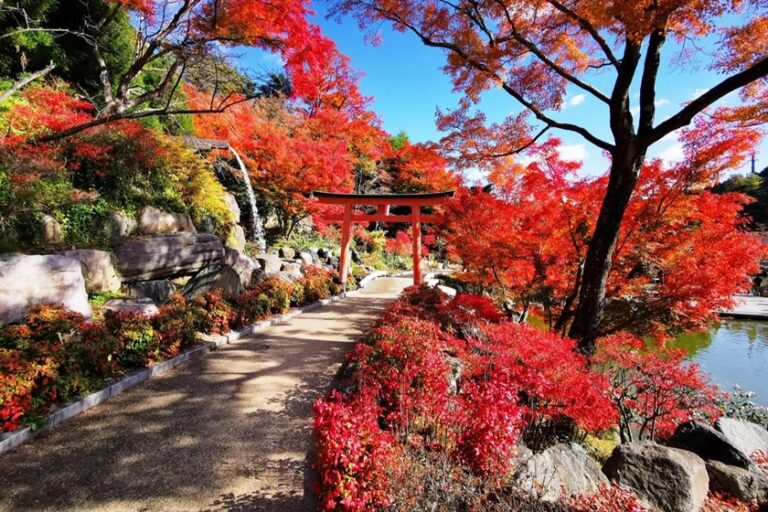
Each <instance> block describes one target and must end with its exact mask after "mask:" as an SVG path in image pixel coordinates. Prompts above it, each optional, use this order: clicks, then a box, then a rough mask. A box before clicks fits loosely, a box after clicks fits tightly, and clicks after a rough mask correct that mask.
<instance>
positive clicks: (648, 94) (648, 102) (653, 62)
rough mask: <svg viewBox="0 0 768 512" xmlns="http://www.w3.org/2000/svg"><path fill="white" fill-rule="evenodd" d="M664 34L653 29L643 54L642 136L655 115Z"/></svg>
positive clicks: (641, 93)
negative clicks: (657, 78)
mask: <svg viewBox="0 0 768 512" xmlns="http://www.w3.org/2000/svg"><path fill="white" fill-rule="evenodd" d="M665 40H666V34H665V33H664V31H662V30H661V29H657V30H654V31H653V33H652V34H651V37H650V38H649V40H648V53H646V55H645V64H644V65H643V77H642V80H641V82H640V122H639V124H638V134H639V135H640V136H641V137H642V136H643V135H645V134H646V133H648V132H649V131H651V129H652V128H653V120H654V118H655V116H656V76H657V75H658V73H659V65H660V63H661V47H662V46H664V41H665Z"/></svg>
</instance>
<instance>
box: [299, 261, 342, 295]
mask: <svg viewBox="0 0 768 512" xmlns="http://www.w3.org/2000/svg"><path fill="white" fill-rule="evenodd" d="M333 281H334V275H333V273H332V272H330V271H328V270H325V269H322V268H319V267H313V266H307V267H304V275H303V276H302V278H301V279H299V281H298V284H299V285H300V286H301V287H302V291H303V295H302V301H303V302H304V303H305V304H307V303H311V302H317V301H318V300H321V299H327V298H328V297H330V296H331V295H334V293H333V292H334V291H336V290H335V289H332V288H334V287H333V284H334V282H333Z"/></svg>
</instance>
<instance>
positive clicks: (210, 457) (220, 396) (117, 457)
mask: <svg viewBox="0 0 768 512" xmlns="http://www.w3.org/2000/svg"><path fill="white" fill-rule="evenodd" d="M388 302H389V299H385V298H380V297H365V296H357V297H354V298H351V297H350V298H348V299H345V300H344V301H341V302H338V303H334V304H331V305H328V306H325V307H323V308H322V309H319V310H317V311H313V312H311V313H308V314H305V315H301V316H299V317H297V318H296V319H294V320H291V321H290V322H289V323H287V324H285V325H281V326H275V327H273V328H272V329H270V330H269V331H268V332H266V333H264V334H261V335H256V336H253V337H251V338H249V339H246V340H242V341H240V342H238V343H235V344H233V345H229V346H226V347H225V348H223V349H221V350H218V351H216V352H214V353H212V354H209V355H208V356H206V357H203V358H200V359H197V360H195V361H193V362H191V363H190V364H188V365H186V366H183V367H181V368H178V369H176V370H174V371H172V372H169V373H168V374H166V375H164V376H161V377H159V378H157V379H153V380H151V381H148V382H146V383H144V384H142V385H141V386H138V387H137V388H134V389H133V390H131V391H129V392H127V393H124V394H122V395H120V396H118V397H116V398H114V399H112V400H110V401H109V402H107V403H106V404H103V405H101V406H99V407H96V408H94V409H91V410H90V411H88V412H87V413H85V414H83V415H82V416H80V417H78V418H75V419H74V420H72V421H70V422H67V423H65V424H63V425H60V426H59V427H57V428H55V429H53V430H51V431H49V432H47V433H44V434H42V435H41V436H40V437H38V438H37V439H35V440H33V441H31V442H29V443H28V444H26V445H22V446H21V447H20V448H19V449H17V450H16V451H14V452H11V453H9V454H6V455H4V456H0V511H2V510H8V511H12V510H13V511H16V510H24V511H33V510H207V511H245V510H254V511H259V510H270V511H305V510H315V509H316V507H315V505H314V501H313V498H312V495H311V492H310V488H311V480H312V474H311V467H310V460H311V455H310V453H311V449H312V442H311V417H312V403H313V402H314V400H315V399H316V398H317V397H318V396H320V395H322V394H323V393H324V392H325V391H326V390H327V389H328V388H329V386H330V384H331V380H332V377H333V374H334V373H335V370H336V369H337V368H338V366H339V365H340V363H341V360H342V359H343V357H342V355H343V354H344V353H345V352H346V351H347V350H349V349H350V348H351V347H352V341H353V340H354V339H355V338H356V337H357V333H359V332H360V331H362V330H363V329H364V328H365V327H366V326H367V325H369V324H370V323H371V321H373V319H374V318H375V316H376V315H377V314H378V313H380V312H381V311H382V309H383V308H384V307H386V305H387V303H388ZM330 316H333V317H336V318H343V319H344V320H345V322H344V324H343V329H339V330H334V329H332V328H331V327H330V326H331V325H332V324H333V322H332V321H331V319H330V318H329V317H330ZM265 392H266V397H267V398H263V399H262V398H259V396H260V395H261V394H265Z"/></svg>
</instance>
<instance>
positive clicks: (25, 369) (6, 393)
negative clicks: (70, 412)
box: [0, 348, 57, 431]
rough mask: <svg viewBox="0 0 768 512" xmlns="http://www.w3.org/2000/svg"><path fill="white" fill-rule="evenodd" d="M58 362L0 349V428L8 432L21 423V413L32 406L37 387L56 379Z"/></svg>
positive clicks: (36, 396)
mask: <svg viewBox="0 0 768 512" xmlns="http://www.w3.org/2000/svg"><path fill="white" fill-rule="evenodd" d="M56 369H57V364H56V362H55V361H54V360H53V358H52V357H45V356H44V357H38V358H35V359H34V360H30V359H29V357H28V355H27V354H25V353H24V352H23V351H21V350H12V349H7V348H0V429H2V430H3V431H11V430H15V429H17V428H19V426H21V420H22V418H23V417H24V415H26V414H29V413H30V412H32V411H33V409H34V405H35V404H34V399H35V398H47V399H48V400H55V399H56V396H55V395H54V396H49V397H40V393H39V389H40V388H41V387H44V388H48V387H49V386H48V384H49V383H50V382H52V381H53V380H55V379H56V376H57V374H56Z"/></svg>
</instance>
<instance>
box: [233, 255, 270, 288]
mask: <svg viewBox="0 0 768 512" xmlns="http://www.w3.org/2000/svg"><path fill="white" fill-rule="evenodd" d="M224 264H225V265H228V266H230V267H232V270H234V271H235V272H237V275H238V276H240V282H241V283H242V285H243V287H246V288H247V287H248V286H250V284H251V282H252V281H253V275H254V273H257V274H258V273H259V271H260V270H261V265H259V264H258V263H257V262H255V261H253V260H252V259H251V258H249V257H248V256H246V255H245V254H244V253H242V252H240V251H237V250H234V249H226V250H225V251H224Z"/></svg>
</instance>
